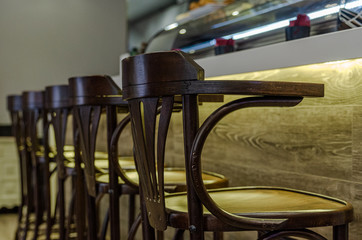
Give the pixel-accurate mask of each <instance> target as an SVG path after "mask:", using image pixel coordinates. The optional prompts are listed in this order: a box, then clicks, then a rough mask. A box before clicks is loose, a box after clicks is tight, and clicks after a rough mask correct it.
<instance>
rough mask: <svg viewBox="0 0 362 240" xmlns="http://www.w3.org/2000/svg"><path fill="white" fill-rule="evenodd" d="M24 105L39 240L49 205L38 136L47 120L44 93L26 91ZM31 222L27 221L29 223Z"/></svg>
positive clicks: (43, 162) (35, 232) (35, 233)
mask: <svg viewBox="0 0 362 240" xmlns="http://www.w3.org/2000/svg"><path fill="white" fill-rule="evenodd" d="M22 104H23V119H24V130H25V139H26V141H25V143H26V149H27V151H28V154H29V156H30V159H29V160H30V162H31V165H30V166H31V180H30V182H31V188H32V189H33V193H34V195H33V199H34V207H35V224H34V230H33V236H32V238H33V239H37V237H38V234H39V227H40V225H41V224H42V223H43V221H44V219H43V214H44V212H45V205H44V203H47V202H48V200H47V193H48V192H47V187H46V181H45V179H46V176H47V175H48V173H47V171H48V168H47V167H46V164H47V163H46V162H45V158H44V154H46V152H45V151H44V148H43V145H42V143H41V142H40V139H43V136H41V135H40V136H39V135H38V132H39V131H38V127H39V126H38V124H40V123H41V124H42V127H43V129H44V126H45V124H46V119H45V118H44V92H43V91H26V92H23V94H22ZM28 222H29V220H28V219H27V223H28Z"/></svg>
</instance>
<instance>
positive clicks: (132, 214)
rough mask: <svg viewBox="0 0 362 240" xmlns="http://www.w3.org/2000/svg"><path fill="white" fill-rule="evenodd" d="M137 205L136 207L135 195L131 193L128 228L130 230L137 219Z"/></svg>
mask: <svg viewBox="0 0 362 240" xmlns="http://www.w3.org/2000/svg"><path fill="white" fill-rule="evenodd" d="M135 214H136V207H135V195H134V194H130V195H129V200H128V230H129V231H130V230H131V228H132V226H133V222H134V221H135Z"/></svg>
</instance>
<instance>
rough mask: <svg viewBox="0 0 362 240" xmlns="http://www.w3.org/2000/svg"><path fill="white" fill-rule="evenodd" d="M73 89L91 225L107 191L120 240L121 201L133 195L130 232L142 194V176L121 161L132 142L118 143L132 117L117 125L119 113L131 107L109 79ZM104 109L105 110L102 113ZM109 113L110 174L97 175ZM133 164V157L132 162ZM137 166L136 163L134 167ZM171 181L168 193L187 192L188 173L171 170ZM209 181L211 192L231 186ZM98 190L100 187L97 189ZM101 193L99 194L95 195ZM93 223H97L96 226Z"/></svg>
mask: <svg viewBox="0 0 362 240" xmlns="http://www.w3.org/2000/svg"><path fill="white" fill-rule="evenodd" d="M69 86H70V89H71V92H72V99H73V105H74V117H75V119H76V120H77V126H78V128H79V132H80V140H81V141H80V145H81V153H82V156H83V162H84V164H85V175H86V183H87V190H88V195H89V196H88V198H89V200H88V203H89V207H88V213H90V214H89V218H88V224H90V225H91V226H94V225H96V223H95V222H94V220H95V219H97V217H96V213H95V212H92V211H95V210H94V209H95V206H94V205H95V204H94V201H95V200H94V197H96V196H97V193H100V192H103V193H107V192H106V191H102V190H101V188H99V187H102V186H103V187H102V188H103V189H106V190H107V191H108V193H109V196H110V220H111V221H110V222H111V239H119V234H120V225H119V214H118V213H119V200H118V199H119V197H120V196H121V195H129V196H130V201H129V209H130V215H129V228H130V226H131V225H132V223H133V221H134V211H135V210H134V196H135V194H138V191H139V190H138V187H139V186H138V174H137V171H136V170H135V169H134V168H133V169H130V168H129V160H127V159H128V158H129V157H126V159H125V158H124V157H121V158H120V157H119V156H118V152H117V146H119V144H127V145H129V144H130V143H131V142H132V141H131V140H130V142H126V143H124V142H118V139H119V137H120V135H121V133H122V132H123V130H124V128H125V126H126V125H127V123H129V120H130V118H129V115H127V116H125V117H124V118H123V119H122V120H121V121H120V122H119V124H118V125H117V113H119V112H122V113H127V112H128V104H127V103H126V102H124V101H122V95H121V90H120V89H119V88H118V86H117V85H116V84H115V83H114V82H113V80H112V79H111V78H110V77H108V76H88V77H76V78H71V79H69ZM102 109H103V110H102ZM104 110H105V112H106V121H107V139H108V140H107V141H108V147H109V149H108V152H109V159H110V163H109V171H108V173H103V174H95V169H93V166H92V162H93V161H94V151H95V142H96V137H97V128H98V124H99V118H100V115H101V113H102V111H104ZM131 159H132V161H133V157H132V158H131ZM133 164H134V163H133ZM166 175H167V177H166V178H165V184H166V186H167V191H168V192H176V191H184V190H185V189H186V179H185V170H184V169H179V168H167V170H166ZM203 176H204V177H205V178H207V179H208V181H207V183H206V185H207V187H210V188H216V187H220V186H227V184H228V181H227V179H226V178H225V177H224V176H221V175H218V174H214V173H203ZM95 186H98V188H96V187H95ZM96 189H98V192H97V191H95V190H96ZM92 221H93V222H92ZM88 229H89V230H93V232H90V231H88V232H89V234H90V235H91V236H95V235H96V232H95V229H97V227H92V228H91V229H90V227H89V226H88Z"/></svg>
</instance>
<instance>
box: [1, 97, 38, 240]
mask: <svg viewBox="0 0 362 240" xmlns="http://www.w3.org/2000/svg"><path fill="white" fill-rule="evenodd" d="M7 106H8V110H9V112H10V117H11V124H12V133H13V136H14V137H15V141H16V146H17V151H18V157H19V170H20V190H21V192H20V193H21V195H20V206H19V212H18V226H17V229H16V233H15V239H16V240H17V239H23V238H26V236H27V232H28V230H29V225H30V214H31V213H32V212H33V211H34V205H33V197H32V188H31V185H30V183H31V166H30V160H29V159H30V157H29V155H28V152H27V151H26V147H25V130H24V121H23V104H22V96H21V95H10V96H8V97H7Z"/></svg>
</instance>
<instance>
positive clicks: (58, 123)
mask: <svg viewBox="0 0 362 240" xmlns="http://www.w3.org/2000/svg"><path fill="white" fill-rule="evenodd" d="M45 110H46V113H47V115H48V118H49V125H48V127H50V126H52V127H53V130H54V138H55V148H56V149H55V150H56V151H55V152H56V155H55V161H56V165H57V177H58V188H57V190H58V201H57V207H58V209H59V212H58V214H56V216H59V218H58V220H57V222H58V224H59V239H60V240H63V239H66V227H65V211H66V208H65V192H64V191H65V189H64V181H65V179H66V177H67V175H66V170H65V165H64V160H65V158H64V146H65V139H66V136H65V135H66V132H67V123H68V116H69V115H70V112H71V105H70V101H69V93H68V85H57V86H48V87H46V88H45ZM48 137H49V136H48V135H46V136H45V138H48ZM45 142H48V140H46V141H45ZM49 194H50V193H49ZM49 199H50V198H49ZM50 211H51V208H50V203H49V206H48V211H47V213H48V217H47V221H48V226H49V225H50V226H51V225H52V222H51V220H50V218H52V217H53V216H52V215H51V214H50ZM70 217H71V216H69V218H68V221H70ZM68 225H69V224H68ZM50 226H49V227H50ZM49 227H48V228H49ZM48 231H50V229H48Z"/></svg>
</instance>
